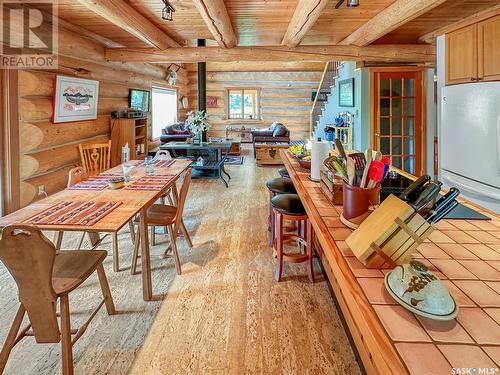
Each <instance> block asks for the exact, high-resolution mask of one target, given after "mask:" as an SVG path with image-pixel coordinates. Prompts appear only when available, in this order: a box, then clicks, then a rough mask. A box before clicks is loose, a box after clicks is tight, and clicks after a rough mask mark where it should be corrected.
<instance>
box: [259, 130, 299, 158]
mask: <svg viewBox="0 0 500 375" xmlns="http://www.w3.org/2000/svg"><path fill="white" fill-rule="evenodd" d="M252 138H253V146H254V147H253V153H254V156H256V152H255V143H290V131H289V130H288V129H287V128H286V126H285V125H283V124H282V123H281V122H273V124H272V125H271V126H270V127H269V128H268V129H252Z"/></svg>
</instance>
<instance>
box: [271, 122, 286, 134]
mask: <svg viewBox="0 0 500 375" xmlns="http://www.w3.org/2000/svg"><path fill="white" fill-rule="evenodd" d="M286 132H287V128H286V127H285V125H283V124H277V125H276V127H275V128H274V132H273V137H284V136H285V134H286Z"/></svg>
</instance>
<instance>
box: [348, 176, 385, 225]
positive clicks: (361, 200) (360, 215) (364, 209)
mask: <svg viewBox="0 0 500 375" xmlns="http://www.w3.org/2000/svg"><path fill="white" fill-rule="evenodd" d="M342 190H343V192H342V195H343V198H342V201H343V203H342V207H343V211H342V215H341V217H340V219H341V220H342V222H343V223H344V224H345V225H347V226H348V227H350V228H352V229H356V228H357V227H358V226H359V225H360V224H361V223H362V222H363V221H364V220H365V219H366V218H367V217H368V216H369V215H370V213H371V211H370V207H372V206H376V205H378V204H379V203H380V187H374V188H360V187H358V186H352V185H349V184H347V183H345V182H344V183H343V187H342Z"/></svg>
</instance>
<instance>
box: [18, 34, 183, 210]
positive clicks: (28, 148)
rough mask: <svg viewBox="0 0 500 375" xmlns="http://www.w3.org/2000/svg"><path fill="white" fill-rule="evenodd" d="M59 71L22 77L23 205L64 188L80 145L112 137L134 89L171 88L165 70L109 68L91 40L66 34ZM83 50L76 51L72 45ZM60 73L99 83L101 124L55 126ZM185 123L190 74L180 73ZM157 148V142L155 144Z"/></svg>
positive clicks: (25, 73)
mask: <svg viewBox="0 0 500 375" xmlns="http://www.w3.org/2000/svg"><path fill="white" fill-rule="evenodd" d="M61 34H62V35H60V38H61V39H62V40H63V41H64V40H65V39H66V38H68V39H69V40H68V42H71V43H72V44H70V45H68V44H63V43H61V41H60V44H61V45H62V48H61V49H60V50H59V53H60V55H59V68H58V69H57V70H56V71H43V70H25V71H20V72H19V126H20V178H21V188H20V190H21V191H20V196H21V206H25V205H27V204H29V203H30V202H31V201H33V200H34V199H36V198H37V195H38V187H39V186H40V185H44V187H45V191H46V192H47V193H48V194H51V193H54V192H56V191H59V190H61V189H63V188H64V187H65V186H66V183H67V176H68V171H69V170H70V169H71V168H73V167H74V166H76V165H79V164H80V156H79V153H78V144H79V143H92V142H101V141H105V140H107V139H109V137H110V112H111V111H115V110H124V109H126V108H127V107H128V96H129V89H130V88H139V89H147V90H151V87H152V86H153V85H156V86H162V87H168V84H167V82H165V80H164V78H165V74H166V73H165V69H164V68H163V67H159V66H153V65H148V64H116V63H107V62H106V61H105V59H104V48H103V47H102V46H101V45H100V44H98V43H96V42H95V41H90V40H88V39H84V38H79V39H75V38H76V37H75V36H74V35H67V34H66V33H64V32H61ZM71 45H72V46H78V48H70V47H69V46H71ZM57 74H61V75H66V76H75V77H79V78H85V79H94V80H98V81H99V102H98V117H97V119H96V120H90V121H78V122H70V123H58V124H53V123H51V117H52V110H53V109H52V100H53V94H54V79H55V76H56V75H57ZM177 90H178V98H179V105H178V107H179V114H178V116H179V118H180V119H181V120H182V119H184V117H185V115H186V110H184V109H182V105H181V104H180V99H181V98H182V96H187V95H188V90H189V86H188V77H187V71H185V70H184V69H181V70H179V71H178V82H177ZM153 144H154V143H153Z"/></svg>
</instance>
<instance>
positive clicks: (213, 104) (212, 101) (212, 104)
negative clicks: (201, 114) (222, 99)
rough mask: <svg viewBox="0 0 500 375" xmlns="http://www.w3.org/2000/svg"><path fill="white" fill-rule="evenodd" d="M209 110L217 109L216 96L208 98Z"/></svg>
mask: <svg viewBox="0 0 500 375" xmlns="http://www.w3.org/2000/svg"><path fill="white" fill-rule="evenodd" d="M207 108H217V97H216V96H207Z"/></svg>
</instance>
